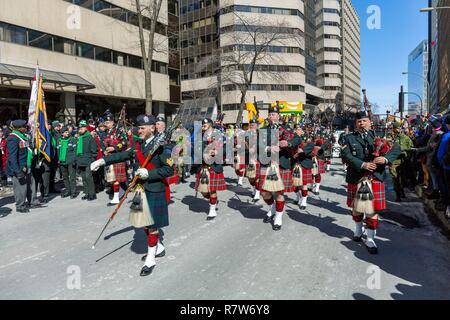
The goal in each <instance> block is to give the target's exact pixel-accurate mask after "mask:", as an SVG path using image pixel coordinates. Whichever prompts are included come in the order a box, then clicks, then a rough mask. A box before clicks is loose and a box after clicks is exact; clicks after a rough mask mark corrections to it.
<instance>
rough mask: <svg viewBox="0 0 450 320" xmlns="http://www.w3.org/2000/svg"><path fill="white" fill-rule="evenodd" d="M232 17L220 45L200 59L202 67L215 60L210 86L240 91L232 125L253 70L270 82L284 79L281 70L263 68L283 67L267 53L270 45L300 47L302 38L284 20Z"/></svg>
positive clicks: (278, 59) (281, 81)
mask: <svg viewBox="0 0 450 320" xmlns="http://www.w3.org/2000/svg"><path fill="white" fill-rule="evenodd" d="M233 16H234V24H233V25H232V26H230V27H228V28H229V30H227V32H226V33H224V34H223V35H222V39H221V43H222V47H221V48H219V49H217V52H216V53H215V54H213V55H212V56H210V57H209V58H207V59H206V60H204V62H203V64H204V65H205V66H206V65H208V64H211V63H216V65H217V68H218V69H219V70H217V72H216V75H217V82H216V83H215V84H214V85H213V86H214V87H216V88H217V89H218V90H219V92H220V89H221V88H222V86H227V85H230V86H232V89H234V88H237V89H238V90H239V91H240V104H239V112H238V115H237V119H236V124H237V125H240V124H241V122H242V115H243V111H244V108H245V106H246V101H245V99H246V95H247V92H248V91H249V90H250V88H251V85H252V84H253V82H254V79H255V75H256V74H255V72H257V73H258V76H259V77H263V78H264V79H266V80H267V79H270V80H272V83H276V84H282V83H283V82H284V75H285V72H279V71H274V70H270V69H269V68H268V67H267V66H268V65H280V66H283V61H281V58H280V57H277V55H276V54H273V53H271V50H270V47H272V46H291V47H292V46H297V47H302V46H301V43H302V40H303V38H302V37H301V35H300V33H299V32H297V31H294V30H293V29H292V28H289V27H287V26H288V25H289V24H288V23H286V21H284V20H283V21H268V20H267V19H266V18H264V17H262V16H259V17H252V16H244V15H240V14H238V13H236V12H234V13H233ZM268 24H270V25H269V26H268ZM293 43H296V45H293ZM280 62H281V63H280ZM268 86H270V85H268ZM268 91H270V89H268Z"/></svg>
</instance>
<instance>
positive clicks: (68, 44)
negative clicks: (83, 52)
mask: <svg viewBox="0 0 450 320" xmlns="http://www.w3.org/2000/svg"><path fill="white" fill-rule="evenodd" d="M53 50H55V51H56V52H61V53H64V54H69V55H74V54H75V42H74V41H72V40H68V39H64V38H60V37H53Z"/></svg>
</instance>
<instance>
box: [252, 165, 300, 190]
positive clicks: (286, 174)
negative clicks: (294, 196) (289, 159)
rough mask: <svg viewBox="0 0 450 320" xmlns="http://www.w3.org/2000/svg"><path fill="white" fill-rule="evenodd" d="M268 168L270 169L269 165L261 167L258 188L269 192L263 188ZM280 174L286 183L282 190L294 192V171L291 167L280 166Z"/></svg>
mask: <svg viewBox="0 0 450 320" xmlns="http://www.w3.org/2000/svg"><path fill="white" fill-rule="evenodd" d="M268 169H269V168H268V167H266V168H261V171H260V176H259V182H258V188H259V189H260V190H261V192H269V191H267V190H264V189H263V188H262V186H263V185H264V181H265V180H266V176H267V170H268ZM280 176H281V179H282V180H283V184H284V190H283V191H282V192H294V191H295V187H294V184H293V182H292V171H291V170H290V169H283V168H280Z"/></svg>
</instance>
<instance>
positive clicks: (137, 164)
mask: <svg viewBox="0 0 450 320" xmlns="http://www.w3.org/2000/svg"><path fill="white" fill-rule="evenodd" d="M119 118H120V117H119ZM123 120H124V119H122V120H121V119H118V121H117V122H116V121H115V119H114V116H113V115H112V114H105V115H104V117H103V118H102V119H101V121H100V123H99V125H98V127H97V128H95V126H92V124H88V122H86V121H85V120H82V121H80V122H79V125H78V132H77V134H76V136H73V135H72V134H71V133H70V131H71V130H69V128H68V127H67V126H66V127H63V128H62V129H61V137H60V139H59V141H58V144H57V147H56V149H57V150H58V157H59V165H60V167H61V170H62V176H63V181H64V186H65V192H64V193H63V194H62V197H69V196H70V198H76V197H77V194H76V191H75V189H76V185H75V179H76V172H77V171H78V172H79V173H81V176H82V179H83V190H84V196H83V197H82V199H83V200H88V201H91V200H95V199H96V189H95V185H94V179H93V176H95V175H97V174H98V173H99V172H102V175H104V177H102V179H104V180H106V183H107V184H109V189H110V202H109V203H108V205H112V206H121V205H122V203H123V201H122V200H124V198H126V196H127V194H128V192H133V193H134V197H133V199H132V201H131V203H132V204H131V208H130V223H131V225H133V226H134V227H136V228H143V230H144V231H145V233H146V235H147V245H148V252H147V255H145V256H144V257H143V258H142V260H143V262H144V265H143V267H142V269H141V272H140V275H141V276H147V275H149V274H151V273H152V271H153V269H154V267H155V266H156V258H160V257H163V256H164V255H165V248H164V246H163V244H162V241H161V238H160V236H159V235H160V233H161V228H164V227H167V226H168V225H169V209H170V206H169V203H170V201H171V200H170V185H171V184H172V183H178V182H179V181H181V182H183V181H184V180H185V178H186V174H187V172H189V171H190V172H191V173H192V174H194V175H195V193H196V194H197V193H200V194H201V196H202V197H203V199H204V201H208V202H209V212H208V214H207V217H206V219H207V220H208V221H209V220H214V219H216V218H217V209H218V208H217V206H218V203H219V200H220V199H221V192H223V191H225V190H227V182H226V179H225V171H224V167H226V166H231V167H232V168H233V169H234V172H235V174H236V179H237V185H239V186H242V185H243V183H244V179H245V178H246V179H248V183H249V184H250V186H251V188H252V197H251V199H249V201H251V202H252V203H254V204H255V205H256V204H257V203H258V202H259V203H260V204H262V202H261V199H262V200H263V202H264V203H265V205H266V206H267V213H266V214H265V215H264V216H261V220H262V222H264V223H266V224H271V226H272V229H273V230H274V231H279V230H281V228H282V225H283V214H284V207H285V202H286V197H288V195H289V194H293V196H294V198H295V200H294V201H295V203H296V204H297V205H298V210H300V211H304V210H305V209H306V208H307V206H308V197H309V196H311V194H312V195H313V196H317V195H319V194H320V187H321V185H322V184H323V183H324V182H325V183H326V179H324V175H326V174H327V172H329V171H330V164H331V157H332V147H333V146H334V145H335V144H336V143H337V142H338V141H336V138H335V137H334V136H333V131H332V130H331V129H330V128H320V127H318V126H315V125H311V124H305V123H303V122H302V121H297V122H293V121H290V120H287V119H286V117H284V118H283V117H282V116H281V115H280V107H279V106H278V104H275V105H272V106H271V107H270V109H269V112H268V119H267V121H266V123H265V124H261V123H260V122H259V121H258V120H257V119H256V118H253V119H250V121H249V123H248V127H247V130H243V129H241V128H240V127H237V126H233V127H231V128H230V129H229V130H227V131H225V130H223V127H221V126H220V125H218V123H217V121H216V123H214V122H213V120H212V119H208V118H206V119H203V120H202V122H201V132H194V133H191V132H187V135H188V136H186V137H185V138H180V136H181V135H178V137H177V138H174V137H173V134H174V132H175V133H178V132H179V131H180V132H186V130H184V128H183V127H182V126H181V125H180V124H179V123H177V122H176V121H174V123H173V124H172V125H171V126H170V128H167V127H166V123H165V120H164V118H161V117H158V118H155V117H153V116H146V115H141V116H138V117H137V119H136V121H135V122H134V123H135V127H134V128H131V127H129V128H127V125H126V124H125V123H126V121H123ZM120 124H122V127H121V126H120ZM371 126H372V123H371V120H370V114H368V113H367V112H366V111H361V112H358V113H357V114H356V122H355V131H354V132H348V131H347V132H346V133H345V134H344V135H341V137H340V138H339V144H340V146H341V158H342V163H343V164H345V166H346V168H347V169H346V182H347V184H348V186H347V205H348V207H349V208H350V210H349V216H350V215H351V217H352V218H353V220H354V222H355V224H356V227H355V232H354V237H353V240H354V241H358V242H360V241H362V240H363V238H364V243H365V246H366V247H367V250H368V252H369V253H371V254H376V253H377V252H378V248H377V245H376V243H375V236H376V230H377V227H378V215H377V213H378V212H379V211H380V210H383V209H385V208H386V199H385V197H386V196H385V186H384V182H383V178H384V171H385V167H386V165H390V164H392V163H394V162H395V160H396V159H397V158H398V156H399V155H400V147H399V145H398V143H397V142H395V141H393V142H391V143H390V144H389V145H388V147H386V148H382V147H381V148H380V146H379V145H378V144H377V143H379V139H378V138H379V137H377V135H376V134H375V131H373V130H372V127H371ZM12 129H13V130H14V131H13V133H12V134H11V135H10V136H9V137H8V144H7V145H8V151H9V157H8V168H9V172H8V174H9V175H11V176H13V177H14V178H13V183H14V187H15V188H14V192H15V196H16V202H17V210H18V211H20V212H27V210H28V207H27V202H26V199H27V197H28V199H29V202H30V201H34V200H32V199H31V195H30V189H33V188H35V187H34V181H32V179H31V175H30V170H29V169H30V161H31V160H32V157H33V155H32V154H30V152H29V148H30V145H29V143H28V141H27V139H26V137H25V136H24V132H26V122H25V121H20V120H18V121H13V122H12ZM92 133H93V134H92ZM191 134H194V135H196V136H197V137H198V138H199V140H200V142H197V140H198V139H195V138H194V139H192V137H190V135H191ZM386 145H387V144H386ZM196 146H197V148H199V150H200V158H199V157H197V159H195V157H193V156H192V154H193V153H195V147H196ZM27 148H28V149H27ZM27 150H28V151H27ZM30 158H31V159H30ZM186 159H187V160H186ZM189 159H191V160H192V159H194V161H193V163H189ZM100 169H101V170H100ZM133 176H134V179H133V181H132V182H131V183H130V180H131V178H132V177H133ZM174 178H176V179H174ZM230 178H232V177H230ZM32 183H33V185H32ZM198 201H203V200H198ZM30 203H31V202H30ZM113 216H114V215H113ZM364 223H365V225H364Z"/></svg>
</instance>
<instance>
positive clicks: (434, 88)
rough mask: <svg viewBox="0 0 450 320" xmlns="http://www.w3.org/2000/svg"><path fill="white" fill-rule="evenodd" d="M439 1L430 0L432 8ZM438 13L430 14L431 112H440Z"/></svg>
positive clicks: (429, 76) (429, 79) (429, 75)
mask: <svg viewBox="0 0 450 320" xmlns="http://www.w3.org/2000/svg"><path fill="white" fill-rule="evenodd" d="M438 3H439V0H429V3H428V5H429V6H430V7H436V6H438ZM437 17H438V15H437V11H436V10H432V11H430V12H429V13H428V48H429V50H428V65H429V66H430V68H429V72H428V81H429V83H430V97H429V101H430V112H431V113H436V112H438V109H439V108H438V98H439V94H438V91H439V90H438V89H439V88H438V78H439V67H438V63H439V59H438V48H439V43H438V21H437Z"/></svg>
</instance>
